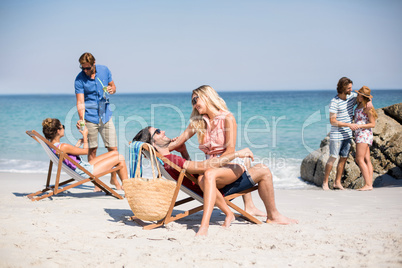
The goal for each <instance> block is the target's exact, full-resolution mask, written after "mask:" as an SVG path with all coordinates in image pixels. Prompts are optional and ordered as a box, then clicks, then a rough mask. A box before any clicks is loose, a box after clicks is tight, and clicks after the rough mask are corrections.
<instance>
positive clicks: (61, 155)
mask: <svg viewBox="0 0 402 268" xmlns="http://www.w3.org/2000/svg"><path fill="white" fill-rule="evenodd" d="M26 133H27V134H28V135H29V136H30V137H31V138H33V139H34V140H36V141H37V142H38V143H40V144H41V145H42V147H43V149H44V150H45V152H46V153H47V155H48V156H49V158H50V163H49V170H48V173H47V180H46V187H45V188H44V189H43V190H40V191H37V192H35V193H32V194H29V195H28V196H27V197H28V198H30V199H31V200H32V201H36V200H41V199H44V198H46V197H50V196H53V195H57V194H59V193H61V192H63V191H66V190H68V189H71V188H73V187H76V186H79V185H81V184H84V183H87V182H92V183H93V184H94V185H96V186H98V187H99V188H100V189H102V191H104V192H105V193H106V194H108V195H112V196H114V197H116V198H118V199H123V197H122V196H121V195H119V194H118V193H116V192H115V191H114V190H113V189H111V188H110V187H109V186H107V185H106V184H105V183H103V182H102V181H101V180H100V179H99V178H100V177H102V176H104V175H107V174H109V173H111V172H115V171H117V170H120V169H121V168H122V167H115V168H112V169H109V170H107V171H104V172H102V173H100V174H98V175H96V176H95V175H93V174H92V173H90V172H89V171H88V170H86V169H85V168H83V167H82V166H81V165H79V164H78V163H77V162H76V161H74V160H73V159H71V158H70V157H69V156H68V155H67V154H66V153H65V152H63V151H62V150H60V149H59V148H57V147H56V146H54V145H53V144H51V143H50V142H49V141H48V140H46V139H45V138H44V137H43V136H42V135H40V134H39V133H38V132H36V131H35V130H32V131H26ZM51 149H53V150H55V151H56V154H55V153H53V151H52V150H51ZM64 159H67V160H69V161H70V162H72V163H73V164H74V165H75V166H76V167H77V168H79V169H81V170H82V171H83V172H85V174H87V175H88V176H89V178H84V177H82V176H81V175H79V174H78V173H76V172H75V171H74V170H72V169H71V168H69V167H68V166H67V165H66V164H65V163H64V162H63V161H64ZM53 162H54V163H57V173H56V179H55V184H54V185H50V181H51V176H52V168H53ZM61 170H63V171H64V172H66V173H67V174H68V175H69V176H71V178H70V179H68V180H65V181H60V174H61ZM74 181H76V182H75V183H73V184H70V185H67V184H68V183H71V182H74ZM64 185H66V186H65V187H61V186H64Z"/></svg>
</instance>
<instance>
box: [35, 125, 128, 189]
mask: <svg viewBox="0 0 402 268" xmlns="http://www.w3.org/2000/svg"><path fill="white" fill-rule="evenodd" d="M42 127H43V134H44V135H45V137H46V139H48V140H49V141H50V142H51V143H52V144H54V146H56V147H57V148H59V149H60V150H62V151H63V152H65V153H67V154H68V156H69V157H71V158H72V159H73V160H76V161H77V163H78V164H79V165H81V166H82V167H84V168H85V169H86V170H88V171H89V172H90V173H92V174H94V175H97V174H100V173H102V172H104V171H106V170H109V169H111V168H113V167H114V166H123V168H122V169H120V170H118V171H117V174H118V175H119V177H120V179H121V180H122V181H123V180H125V179H127V178H128V173H127V166H126V162H125V160H124V156H122V155H121V154H119V153H118V152H117V151H111V152H107V153H105V154H102V155H99V156H97V157H96V158H94V159H92V160H91V161H89V163H88V162H85V161H83V160H81V157H80V155H87V154H88V129H87V128H86V127H85V128H84V130H83V131H82V130H79V132H80V133H81V134H82V137H83V138H82V139H80V140H78V142H77V144H76V145H75V146H73V145H70V144H67V143H60V139H61V138H62V137H63V136H64V125H62V124H61V123H60V121H59V119H56V118H46V119H45V120H43V122H42ZM82 144H83V147H84V148H79V147H80V146H81V145H82ZM64 163H65V164H66V165H67V166H69V167H70V168H71V169H73V170H74V171H75V172H77V173H78V174H80V175H81V176H82V177H84V178H88V177H89V176H88V175H87V174H86V173H85V172H83V171H82V170H81V169H79V168H76V166H75V165H74V164H73V163H71V162H70V161H68V160H67V159H66V160H64ZM110 183H111V184H113V185H115V186H116V189H117V190H121V189H122V187H121V185H120V183H119V181H118V180H117V179H115V180H114V181H112V180H111V181H110Z"/></svg>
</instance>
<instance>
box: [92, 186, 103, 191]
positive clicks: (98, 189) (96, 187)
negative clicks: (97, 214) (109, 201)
mask: <svg viewBox="0 0 402 268" xmlns="http://www.w3.org/2000/svg"><path fill="white" fill-rule="evenodd" d="M94 192H102V190H101V188H99V187H98V186H95V189H94Z"/></svg>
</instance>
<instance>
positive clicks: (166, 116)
mask: <svg viewBox="0 0 402 268" xmlns="http://www.w3.org/2000/svg"><path fill="white" fill-rule="evenodd" d="M219 94H220V95H221V97H222V98H223V99H224V100H225V101H226V103H227V105H228V107H229V109H230V111H231V112H232V113H233V115H234V116H235V118H236V120H237V129H238V130H237V142H236V146H237V148H244V147H249V148H250V149H251V150H252V151H253V153H254V156H255V161H254V163H259V162H260V163H264V164H266V165H268V166H269V167H270V168H271V170H272V173H273V175H274V185H275V188H282V189H294V188H309V187H313V186H311V185H308V184H307V183H305V182H303V181H302V180H300V164H301V161H302V159H303V158H304V157H306V156H307V155H308V154H309V153H310V152H311V151H313V150H316V149H318V148H319V145H320V142H321V140H322V139H323V138H324V137H325V136H326V135H327V133H328V132H329V130H330V124H329V112H328V106H329V102H330V100H331V98H333V97H334V96H335V95H336V91H335V90H331V91H328V90H327V91H265V92H219ZM373 95H374V101H373V104H374V107H375V108H381V107H386V106H389V105H392V104H395V103H398V102H401V101H402V90H375V91H373ZM190 98H191V92H189V93H164V94H118V93H117V94H115V95H113V96H111V98H110V100H111V103H112V109H113V110H114V118H113V120H114V123H115V126H116V130H117V136H118V144H119V151H120V153H121V154H123V155H125V156H126V159H128V142H129V141H131V140H132V138H133V137H134V136H135V134H136V133H137V132H138V131H139V130H140V129H142V128H143V127H145V126H148V125H152V126H155V127H157V128H160V129H162V130H165V131H166V135H167V136H168V137H176V136H178V135H180V133H181V132H182V131H184V129H185V128H186V127H187V125H188V120H189V116H190V113H191V108H192V107H191V103H190ZM75 104H76V103H75V95H73V94H71V95H3V96H1V97H0V109H1V114H2V115H3V119H2V120H1V122H0V172H20V173H32V172H33V173H47V168H48V161H49V160H48V159H47V155H46V154H45V152H43V149H42V148H41V146H40V145H39V144H38V143H36V142H35V141H34V140H33V139H31V138H30V137H29V136H28V135H26V133H25V131H26V130H32V129H35V130H36V131H38V132H40V133H42V126H41V123H42V120H43V119H45V118H47V117H52V118H58V119H60V120H61V122H62V123H63V124H64V125H65V126H66V132H65V133H66V134H65V137H64V138H63V139H64V142H68V143H71V144H75V142H76V141H77V139H78V138H80V134H79V132H78V131H77V130H76V128H75V123H76V122H77V120H78V115H77V110H76V106H75ZM99 140H100V147H99V149H98V154H100V153H104V152H106V149H104V148H103V144H102V142H101V139H100V138H99ZM187 149H188V151H189V153H190V156H191V158H192V159H193V160H203V159H204V155H203V153H201V151H200V150H199V149H198V142H197V139H196V137H193V138H192V139H191V140H189V141H188V142H187Z"/></svg>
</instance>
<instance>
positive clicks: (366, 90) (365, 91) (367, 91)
mask: <svg viewBox="0 0 402 268" xmlns="http://www.w3.org/2000/svg"><path fill="white" fill-rule="evenodd" d="M357 93H360V94H359V95H360V96H362V103H363V107H367V103H368V102H369V101H371V99H370V98H368V97H366V96H365V95H367V96H371V90H370V88H369V87H367V86H363V87H362V88H361V89H359V91H358V92H357ZM369 113H371V114H372V115H373V116H374V119H377V118H378V114H377V112H376V111H375V109H374V105H373V107H371V109H370V111H369Z"/></svg>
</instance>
